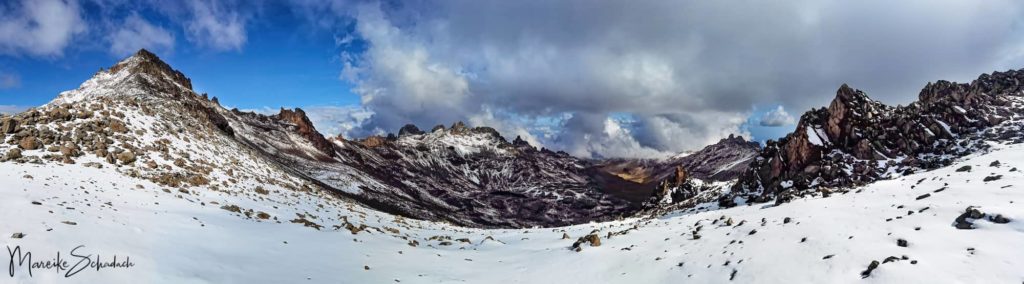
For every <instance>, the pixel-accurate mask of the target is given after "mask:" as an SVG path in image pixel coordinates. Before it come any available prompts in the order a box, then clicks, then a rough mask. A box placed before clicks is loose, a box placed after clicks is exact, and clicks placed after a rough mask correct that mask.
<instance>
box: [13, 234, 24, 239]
mask: <svg viewBox="0 0 1024 284" xmlns="http://www.w3.org/2000/svg"><path fill="white" fill-rule="evenodd" d="M24 237H25V234H24V233H14V234H13V235H11V238H12V239H20V238H24Z"/></svg>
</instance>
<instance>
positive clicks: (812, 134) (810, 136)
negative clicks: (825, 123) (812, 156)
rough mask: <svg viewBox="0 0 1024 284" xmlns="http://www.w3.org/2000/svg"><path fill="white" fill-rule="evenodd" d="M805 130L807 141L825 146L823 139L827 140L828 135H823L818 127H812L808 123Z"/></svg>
mask: <svg viewBox="0 0 1024 284" xmlns="http://www.w3.org/2000/svg"><path fill="white" fill-rule="evenodd" d="M806 132H807V140H808V142H811V144H814V145H818V146H825V142H824V141H829V140H828V135H825V133H823V132H822V130H821V129H818V128H817V127H813V126H810V125H808V126H807V129H806ZM823 140H824V141H823Z"/></svg>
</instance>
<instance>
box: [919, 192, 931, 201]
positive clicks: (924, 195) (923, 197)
mask: <svg viewBox="0 0 1024 284" xmlns="http://www.w3.org/2000/svg"><path fill="white" fill-rule="evenodd" d="M931 196H932V195H931V193H925V194H922V195H920V196H918V197H917V198H915V199H917V200H921V199H925V198H928V197H931Z"/></svg>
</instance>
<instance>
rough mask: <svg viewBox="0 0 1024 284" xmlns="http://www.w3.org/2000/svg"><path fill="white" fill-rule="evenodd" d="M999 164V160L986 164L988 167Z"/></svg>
mask: <svg viewBox="0 0 1024 284" xmlns="http://www.w3.org/2000/svg"><path fill="white" fill-rule="evenodd" d="M999 165H1000V163H999V160H995V161H994V162H992V163H991V164H988V166H989V167H998V166H999Z"/></svg>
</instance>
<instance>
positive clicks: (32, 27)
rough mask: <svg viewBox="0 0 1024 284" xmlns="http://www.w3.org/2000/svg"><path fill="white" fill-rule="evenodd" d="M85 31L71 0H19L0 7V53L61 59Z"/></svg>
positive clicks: (80, 17) (83, 23)
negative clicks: (75, 39)
mask: <svg viewBox="0 0 1024 284" xmlns="http://www.w3.org/2000/svg"><path fill="white" fill-rule="evenodd" d="M85 31H86V23H85V21H84V20H83V19H82V16H81V12H80V11H79V6H78V3H77V2H76V1H75V0H22V1H21V2H18V3H9V4H5V5H0V53H6V54H28V55H33V56H56V57H59V56H62V55H64V48H66V47H67V46H68V45H69V44H70V43H71V41H72V39H73V38H74V37H75V36H77V35H80V34H82V33H84V32H85Z"/></svg>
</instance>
